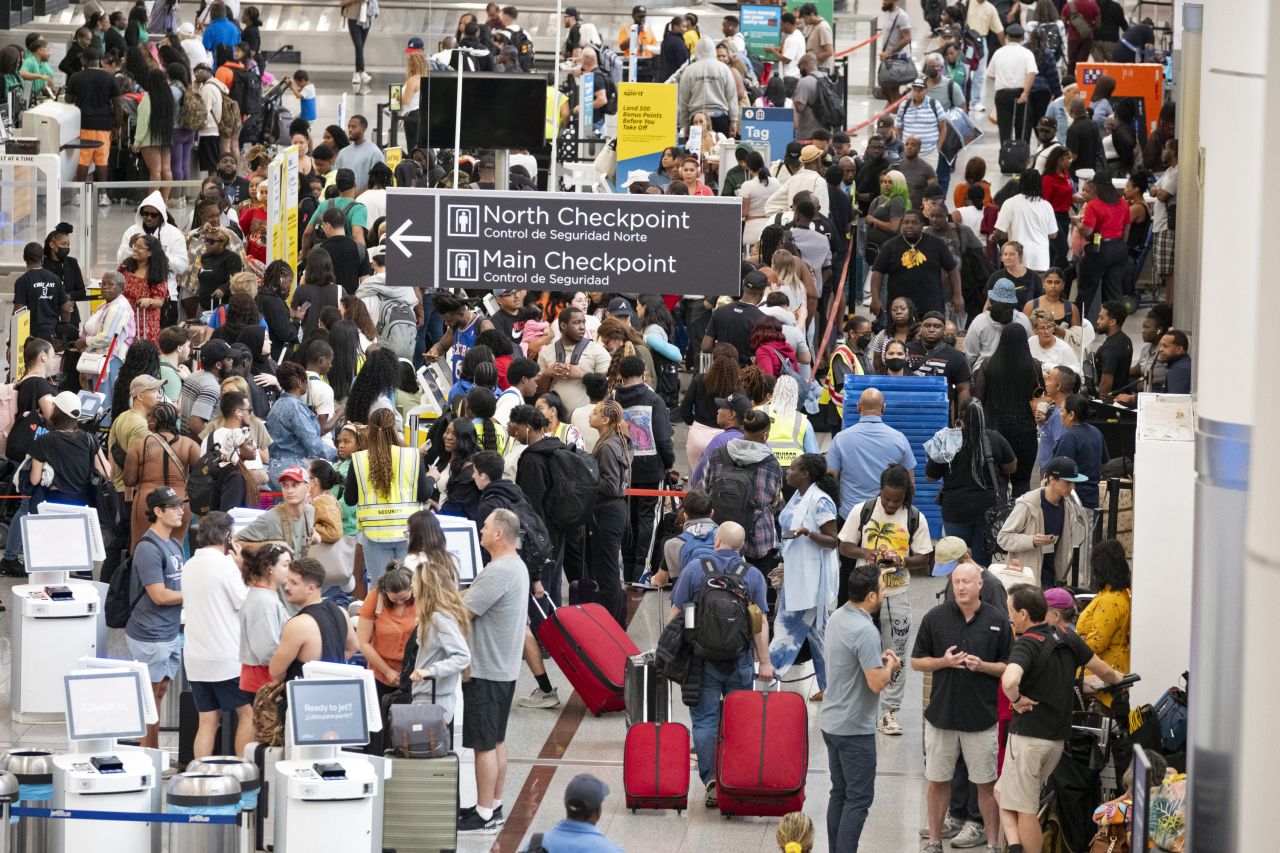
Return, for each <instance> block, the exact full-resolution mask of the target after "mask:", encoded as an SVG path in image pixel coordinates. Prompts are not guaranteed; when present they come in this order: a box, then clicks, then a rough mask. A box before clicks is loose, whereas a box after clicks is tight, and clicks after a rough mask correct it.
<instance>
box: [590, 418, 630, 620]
mask: <svg viewBox="0 0 1280 853" xmlns="http://www.w3.org/2000/svg"><path fill="white" fill-rule="evenodd" d="M589 422H590V424H591V427H592V429H594V430H596V431H597V432H598V433H599V434H600V438H599V439H597V440H596V446H595V449H594V450H592V452H591V455H592V456H594V457H595V460H596V464H597V465H599V466H600V490H599V492H598V493H597V496H596V508H595V513H594V517H593V519H592V520H593V522H594V525H595V526H594V529H593V530H592V533H591V563H590V566H591V578H592V580H594V581H595V582H596V588H597V597H598V601H599V602H600V604H602V605H604V607H605V609H607V610H608V611H609V612H610V613H611V614H613V618H614V619H616V620H617V621H618V624H619V625H621V626H622V627H623V628H626V606H625V601H626V600H625V599H624V598H623V596H622V587H621V585H620V584H621V579H622V562H621V560H620V559H619V556H620V554H621V548H622V534H623V531H624V530H625V529H626V526H627V516H628V512H627V499H626V491H627V487H628V486H630V485H631V459H632V452H631V439H630V437H629V436H628V433H627V425H626V422H625V421H624V420H623V418H622V406H621V405H620V404H619V403H618V401H617V400H613V399H605V400H603V401H601V402H599V403H597V404H596V407H595V409H593V410H592V412H591V416H590V419H589Z"/></svg>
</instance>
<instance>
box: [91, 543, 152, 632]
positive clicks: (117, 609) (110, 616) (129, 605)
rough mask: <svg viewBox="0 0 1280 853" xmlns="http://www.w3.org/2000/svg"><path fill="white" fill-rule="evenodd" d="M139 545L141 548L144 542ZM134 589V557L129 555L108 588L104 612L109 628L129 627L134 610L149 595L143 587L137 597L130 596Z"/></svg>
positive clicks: (103, 607)
mask: <svg viewBox="0 0 1280 853" xmlns="http://www.w3.org/2000/svg"><path fill="white" fill-rule="evenodd" d="M138 545H139V546H141V545H142V542H139V543H138ZM152 547H155V546H154V545H153V546H152ZM135 550H136V549H135ZM132 588H133V556H132V555H129V556H126V557H125V558H124V559H123V560H121V561H120V565H118V566H116V571H115V574H113V575H112V576H111V583H110V585H109V586H108V587H107V600H106V603H105V604H103V606H102V612H103V615H104V616H105V617H106V621H107V627H108V628H123V627H125V626H126V625H128V624H129V616H130V615H131V614H132V613H133V608H135V607H137V606H138V602H139V601H141V600H142V596H144V595H146V594H147V590H146V588H145V587H143V588H142V589H140V590H139V591H138V594H137V595H130V591H131V590H132Z"/></svg>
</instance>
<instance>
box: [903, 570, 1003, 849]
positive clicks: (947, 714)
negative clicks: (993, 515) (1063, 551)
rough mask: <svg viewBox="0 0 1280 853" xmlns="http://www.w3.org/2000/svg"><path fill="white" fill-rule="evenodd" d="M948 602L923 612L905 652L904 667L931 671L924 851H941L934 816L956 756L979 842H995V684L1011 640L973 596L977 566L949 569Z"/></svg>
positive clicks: (941, 810) (995, 612)
mask: <svg viewBox="0 0 1280 853" xmlns="http://www.w3.org/2000/svg"><path fill="white" fill-rule="evenodd" d="M951 588H952V589H953V590H954V593H955V599H954V600H953V601H945V602H943V603H942V604H939V605H938V606H937V607H934V608H933V609H932V610H930V611H929V612H928V613H926V614H925V616H924V619H923V620H921V622H920V631H919V633H918V634H917V635H916V645H915V648H914V649H913V650H912V652H911V668H912V669H914V670H916V671H918V672H932V673H933V689H932V692H931V693H930V696H929V708H928V709H927V710H926V711H925V714H924V719H925V724H924V729H925V734H924V739H925V778H926V779H928V780H929V807H928V814H929V841H928V843H927V844H926V845H925V847H924V850H925V853H942V820H943V818H944V817H945V816H946V813H947V805H948V802H949V801H950V799H951V777H952V775H953V774H954V772H955V768H956V760H957V759H958V758H960V757H961V755H963V756H964V762H965V766H966V767H967V768H968V772H969V781H970V782H972V783H973V784H975V785H977V786H978V807H979V809H980V810H981V811H982V818H983V824H984V825H985V826H986V834H987V844H988V846H990V847H993V848H994V847H995V846H996V844H997V841H998V838H999V834H1000V828H999V826H998V825H997V823H996V801H995V796H994V793H993V789H994V788H995V781H996V752H997V746H996V685H997V684H998V680H999V678H1000V676H1001V675H1002V674H1003V673H1004V669H1005V665H1004V659H1005V657H1007V656H1008V654H1009V648H1010V646H1011V644H1012V643H1013V634H1012V632H1011V631H1010V629H1009V619H1008V616H1007V615H1005V614H1004V613H1001V612H1000V610H999V609H997V608H995V607H992V606H991V605H990V604H987V603H986V602H984V601H983V600H982V599H981V597H980V594H979V592H980V590H981V588H982V569H980V568H979V567H978V566H976V565H974V564H973V563H961V564H960V565H958V566H956V568H955V571H953V572H952V573H951Z"/></svg>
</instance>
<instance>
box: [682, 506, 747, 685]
mask: <svg viewBox="0 0 1280 853" xmlns="http://www.w3.org/2000/svg"><path fill="white" fill-rule="evenodd" d="M722 523H723V522H722ZM747 569H748V567H747V564H746V562H745V561H743V560H739V561H738V565H737V566H735V567H734V568H733V570H732V571H731V572H722V571H720V570H719V569H718V568H716V564H715V563H714V562H712V561H711V560H709V559H705V558H704V559H703V561H702V571H703V574H704V577H703V579H702V586H701V587H700V588H699V590H698V597H697V604H696V619H697V622H696V626H695V628H694V636H693V651H694V654H696V655H697V656H698V657H700V658H702V659H703V660H710V661H736V660H737V659H738V658H739V657H740V656H741V655H742V653H743V652H745V651H746V650H747V649H749V648H750V647H751V642H752V634H751V611H750V609H749V608H750V605H751V597H750V595H749V594H748V592H747V580H746V577H747Z"/></svg>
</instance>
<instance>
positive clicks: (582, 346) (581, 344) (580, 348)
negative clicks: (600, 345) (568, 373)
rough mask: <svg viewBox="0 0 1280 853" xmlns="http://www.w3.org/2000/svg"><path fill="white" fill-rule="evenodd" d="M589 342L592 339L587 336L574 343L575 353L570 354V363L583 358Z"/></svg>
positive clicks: (575, 362)
mask: <svg viewBox="0 0 1280 853" xmlns="http://www.w3.org/2000/svg"><path fill="white" fill-rule="evenodd" d="M588 343H590V341H588V340H587V339H586V338H583V339H582V340H580V341H578V343H577V344H576V345H574V347H573V355H571V356H569V363H570V364H577V363H578V361H579V360H580V359H581V358H582V353H583V352H585V351H586V349H587V344H588Z"/></svg>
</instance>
